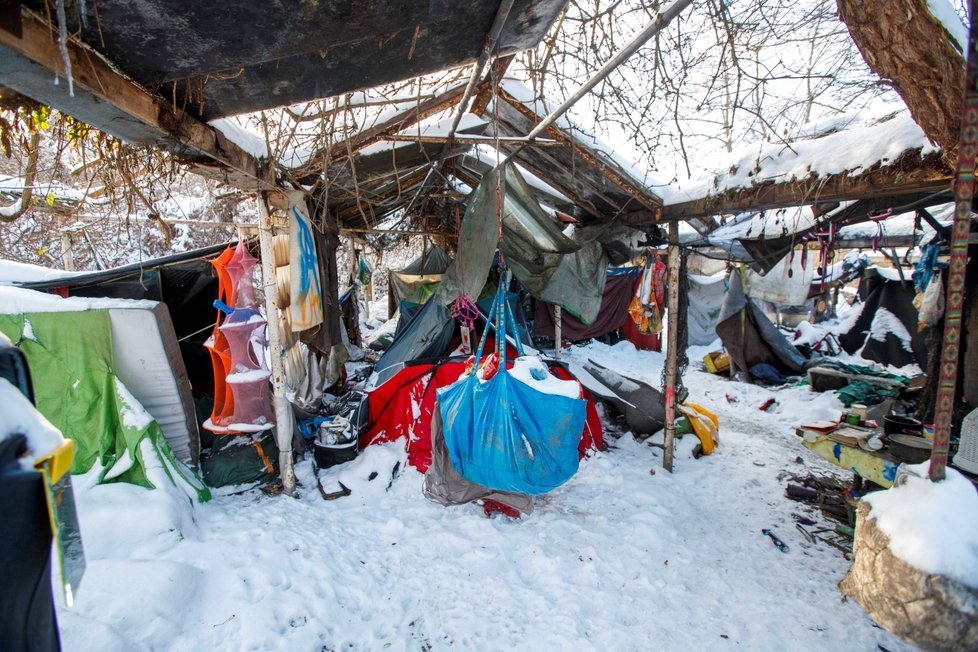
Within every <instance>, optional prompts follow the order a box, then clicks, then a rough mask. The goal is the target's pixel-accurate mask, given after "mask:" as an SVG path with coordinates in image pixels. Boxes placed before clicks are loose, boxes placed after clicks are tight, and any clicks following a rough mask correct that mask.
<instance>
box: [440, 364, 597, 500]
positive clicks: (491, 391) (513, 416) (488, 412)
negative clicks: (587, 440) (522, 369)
mask: <svg viewBox="0 0 978 652" xmlns="http://www.w3.org/2000/svg"><path fill="white" fill-rule="evenodd" d="M438 405H439V410H440V413H441V418H442V423H443V424H444V430H443V435H444V438H445V444H446V446H447V448H448V453H449V456H450V458H451V460H452V465H453V466H454V467H455V470H456V471H458V472H459V474H460V475H461V476H462V477H463V478H465V479H466V480H468V481H470V482H475V483H476V484H480V485H482V486H484V487H488V488H490V489H495V490H497V491H514V492H517V493H524V494H542V493H546V492H548V491H550V490H552V489H554V488H556V487H558V486H560V485H561V484H563V483H564V482H566V481H567V480H569V479H570V478H571V477H572V476H573V475H574V474H575V473H576V472H577V465H578V453H577V445H578V443H579V442H580V439H581V431H582V430H583V428H584V420H585V418H586V414H585V409H586V406H587V403H586V401H584V400H581V399H572V398H568V397H566V396H558V395H554V394H545V393H543V392H540V391H538V390H536V389H534V388H532V387H530V386H529V385H527V384H525V383H523V382H521V381H519V380H517V379H515V378H513V377H512V376H511V375H510V374H509V373H508V372H507V371H505V370H500V371H499V373H497V374H496V375H495V376H493V377H492V378H491V379H489V380H488V381H487V382H485V383H483V382H480V381H479V378H478V376H476V375H475V374H471V375H469V376H466V377H465V378H463V379H461V380H459V381H458V382H456V383H453V384H452V385H449V386H448V387H444V388H442V389H440V390H438Z"/></svg>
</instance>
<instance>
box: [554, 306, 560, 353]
mask: <svg viewBox="0 0 978 652" xmlns="http://www.w3.org/2000/svg"><path fill="white" fill-rule="evenodd" d="M560 313H561V309H560V306H557V305H555V306H554V360H560V328H561V324H560Z"/></svg>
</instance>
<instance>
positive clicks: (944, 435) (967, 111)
mask: <svg viewBox="0 0 978 652" xmlns="http://www.w3.org/2000/svg"><path fill="white" fill-rule="evenodd" d="M971 16H972V21H971V30H970V33H969V35H968V65H967V73H966V74H965V82H964V83H965V92H964V112H963V114H962V116H961V144H960V145H959V146H958V169H957V173H956V174H955V180H954V225H953V227H952V229H951V258H950V260H949V261H948V276H947V297H946V301H945V306H946V308H945V312H944V347H943V348H942V349H941V376H940V381H939V382H938V385H937V405H936V407H935V410H934V447H933V449H932V452H931V456H930V473H929V476H930V479H931V480H933V481H934V482H937V481H939V480H943V479H944V476H945V470H946V468H947V449H948V445H949V443H950V439H951V419H952V418H953V416H954V404H955V394H956V390H957V386H958V364H959V363H960V353H961V315H962V313H963V311H964V296H965V283H964V282H965V271H966V269H967V266H968V240H969V236H970V233H971V201H972V199H973V198H974V194H975V163H976V159H978V19H975V17H976V16H978V0H971ZM931 282H932V283H933V281H931Z"/></svg>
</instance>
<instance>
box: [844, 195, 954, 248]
mask: <svg viewBox="0 0 978 652" xmlns="http://www.w3.org/2000/svg"><path fill="white" fill-rule="evenodd" d="M927 212H928V213H930V214H931V215H932V216H933V217H934V219H935V220H937V221H938V222H939V223H941V224H943V225H945V226H951V223H952V222H954V203H953V202H952V203H947V204H940V205H939V206H932V207H931V208H928V209H927ZM916 219H917V214H916V212H914V211H909V212H907V213H899V214H897V215H893V216H892V217H888V218H886V220H884V221H882V222H878V223H877V222H863V223H862V224H853V225H852V226H845V227H842V228H841V229H839V233H838V237H839V238H841V239H855V238H872V237H875V236H877V235H880V231H882V235H884V236H897V235H913V234H914V233H915V232H916V233H922V234H923V237H924V239H925V240H928V239H930V237H931V236H933V235H934V229H933V228H931V226H930V224H928V223H927V222H925V221H923V220H921V222H920V228H919V229H917V230H916V231H914V227H915V224H916ZM877 224H878V225H879V227H877Z"/></svg>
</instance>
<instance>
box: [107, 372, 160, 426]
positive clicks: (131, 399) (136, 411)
mask: <svg viewBox="0 0 978 652" xmlns="http://www.w3.org/2000/svg"><path fill="white" fill-rule="evenodd" d="M115 391H116V393H118V395H119V399H120V401H121V403H122V405H120V406H119V412H120V414H121V415H122V425H123V426H125V427H126V428H134V429H136V430H142V429H143V428H145V427H146V426H148V425H149V424H151V423H152V422H153V415H151V414H150V413H149V412H147V411H146V409H145V408H144V407H143V406H142V405H141V404H140V403H139V401H138V400H137V399H136V397H135V396H133V395H132V393H131V392H130V391H129V389H128V388H126V386H125V385H123V384H122V381H121V380H119V379H118V378H116V379H115Z"/></svg>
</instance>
